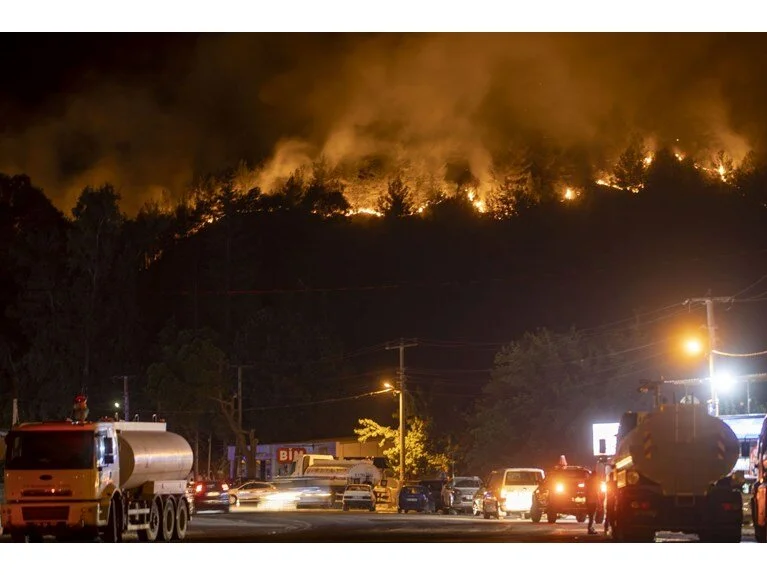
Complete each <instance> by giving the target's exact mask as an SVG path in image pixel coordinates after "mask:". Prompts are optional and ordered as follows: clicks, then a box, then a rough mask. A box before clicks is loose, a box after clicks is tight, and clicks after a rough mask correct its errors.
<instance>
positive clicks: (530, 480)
mask: <svg viewBox="0 0 767 575" xmlns="http://www.w3.org/2000/svg"><path fill="white" fill-rule="evenodd" d="M540 480H541V475H540V473H536V472H535V471H507V472H506V481H505V482H504V483H505V484H506V485H537V484H538V482H539V481H540Z"/></svg>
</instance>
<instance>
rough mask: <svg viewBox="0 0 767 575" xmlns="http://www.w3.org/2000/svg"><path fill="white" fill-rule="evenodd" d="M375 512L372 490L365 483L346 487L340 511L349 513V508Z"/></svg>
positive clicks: (374, 499)
mask: <svg viewBox="0 0 767 575" xmlns="http://www.w3.org/2000/svg"><path fill="white" fill-rule="evenodd" d="M353 507H354V508H357V509H367V510H369V511H375V510H376V498H375V493H373V488H372V487H371V486H370V485H368V484H367V483H353V484H351V485H349V486H347V487H346V491H344V499H343V505H342V509H343V510H344V511H349V509H351V508H353Z"/></svg>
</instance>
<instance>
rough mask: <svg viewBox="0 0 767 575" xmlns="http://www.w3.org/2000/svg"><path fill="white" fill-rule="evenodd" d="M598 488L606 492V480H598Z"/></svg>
mask: <svg viewBox="0 0 767 575" xmlns="http://www.w3.org/2000/svg"><path fill="white" fill-rule="evenodd" d="M599 490H600V491H601V492H602V493H607V482H606V481H602V482H600V484H599Z"/></svg>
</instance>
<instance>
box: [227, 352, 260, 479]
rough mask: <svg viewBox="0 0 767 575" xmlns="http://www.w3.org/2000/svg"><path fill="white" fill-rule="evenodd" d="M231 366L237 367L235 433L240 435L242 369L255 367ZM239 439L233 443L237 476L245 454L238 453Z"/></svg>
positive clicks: (245, 365) (246, 365)
mask: <svg viewBox="0 0 767 575" xmlns="http://www.w3.org/2000/svg"><path fill="white" fill-rule="evenodd" d="M232 367H236V368H237V408H236V409H237V434H238V435H239V436H241V437H242V436H243V435H244V433H243V430H242V370H243V369H245V368H250V367H255V365H249V364H237V365H233V366H232ZM240 441H242V439H240V440H237V441H235V443H234V460H235V466H234V474H235V476H238V475H239V473H240V462H241V460H242V457H243V455H245V454H244V453H240V447H239V446H240ZM248 461H250V459H248ZM251 471H252V470H246V472H247V473H250V472H251Z"/></svg>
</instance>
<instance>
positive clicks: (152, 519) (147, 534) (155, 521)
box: [138, 498, 161, 542]
mask: <svg viewBox="0 0 767 575" xmlns="http://www.w3.org/2000/svg"><path fill="white" fill-rule="evenodd" d="M160 520H161V517H160V504H159V499H157V498H155V499H153V500H152V505H151V506H150V508H149V521H147V523H149V527H147V528H146V529H142V530H141V531H139V532H138V539H139V541H144V542H146V541H157V536H158V535H159V534H160Z"/></svg>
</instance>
